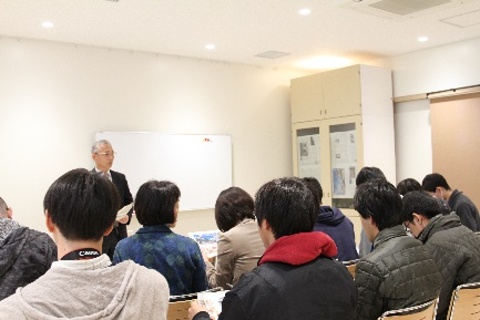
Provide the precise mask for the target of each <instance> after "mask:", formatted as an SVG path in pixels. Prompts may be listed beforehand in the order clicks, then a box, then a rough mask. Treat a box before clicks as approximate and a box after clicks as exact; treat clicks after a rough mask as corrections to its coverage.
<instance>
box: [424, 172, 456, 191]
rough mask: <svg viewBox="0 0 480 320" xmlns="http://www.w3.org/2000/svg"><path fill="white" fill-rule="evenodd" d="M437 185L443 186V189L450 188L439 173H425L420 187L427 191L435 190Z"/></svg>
mask: <svg viewBox="0 0 480 320" xmlns="http://www.w3.org/2000/svg"><path fill="white" fill-rule="evenodd" d="M437 187H442V188H445V190H451V189H450V186H449V185H448V183H447V180H445V178H444V177H443V176H442V175H441V174H439V173H431V174H427V175H426V176H425V178H423V181H422V188H423V190H426V191H428V192H435V190H436V189H437Z"/></svg>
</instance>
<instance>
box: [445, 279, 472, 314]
mask: <svg viewBox="0 0 480 320" xmlns="http://www.w3.org/2000/svg"><path fill="white" fill-rule="evenodd" d="M447 319H448V320H473V319H475V320H478V319H480V282H474V283H466V284H461V285H459V286H458V287H457V288H456V289H455V290H453V292H452V298H451V300H450V308H449V309H448V316H447Z"/></svg>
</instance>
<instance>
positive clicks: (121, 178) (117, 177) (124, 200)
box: [110, 170, 133, 239]
mask: <svg viewBox="0 0 480 320" xmlns="http://www.w3.org/2000/svg"><path fill="white" fill-rule="evenodd" d="M110 175H111V176H112V182H113V184H114V185H115V187H117V190H118V193H119V194H120V199H121V201H120V202H121V204H122V207H124V206H126V205H127V204H130V203H132V202H133V197H132V194H131V193H130V188H129V187H128V182H127V178H126V177H125V175H124V174H123V173H120V172H116V171H113V170H110ZM132 212H133V210H130V211H129V212H128V222H127V223H126V224H121V223H119V224H118V226H116V228H117V231H118V236H119V238H120V239H123V238H126V237H127V236H128V235H127V225H128V224H130V220H131V219H132Z"/></svg>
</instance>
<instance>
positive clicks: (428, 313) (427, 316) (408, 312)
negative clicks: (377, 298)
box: [378, 298, 438, 320]
mask: <svg viewBox="0 0 480 320" xmlns="http://www.w3.org/2000/svg"><path fill="white" fill-rule="evenodd" d="M437 305H438V298H437V299H434V300H431V301H428V302H425V303H422V304H420V305H418V306H414V307H409V308H404V309H398V310H391V311H386V312H384V313H383V314H382V315H381V316H380V317H379V318H378V320H383V319H388V320H435V316H436V315H437Z"/></svg>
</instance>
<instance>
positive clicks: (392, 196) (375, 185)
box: [353, 179, 403, 231]
mask: <svg viewBox="0 0 480 320" xmlns="http://www.w3.org/2000/svg"><path fill="white" fill-rule="evenodd" d="M353 206H354V208H355V210H357V211H358V213H359V214H360V215H361V216H362V218H364V219H368V218H369V217H372V219H373V221H374V222H375V224H376V225H377V228H378V230H380V231H381V230H383V229H385V228H391V227H395V226H397V225H399V224H401V223H402V222H403V221H402V220H401V218H402V217H401V214H402V199H401V198H400V195H399V194H398V192H397V189H396V188H395V186H394V185H393V184H391V183H390V182H388V181H387V180H385V179H375V180H372V181H368V182H365V183H362V184H361V185H360V186H358V188H357V191H356V192H355V196H354V197H353Z"/></svg>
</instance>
